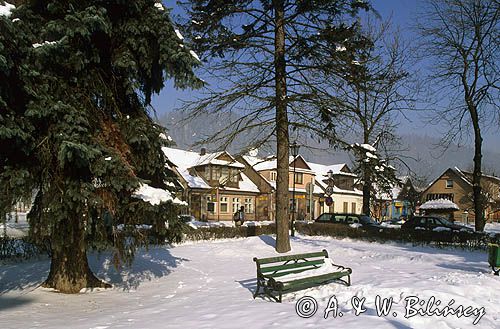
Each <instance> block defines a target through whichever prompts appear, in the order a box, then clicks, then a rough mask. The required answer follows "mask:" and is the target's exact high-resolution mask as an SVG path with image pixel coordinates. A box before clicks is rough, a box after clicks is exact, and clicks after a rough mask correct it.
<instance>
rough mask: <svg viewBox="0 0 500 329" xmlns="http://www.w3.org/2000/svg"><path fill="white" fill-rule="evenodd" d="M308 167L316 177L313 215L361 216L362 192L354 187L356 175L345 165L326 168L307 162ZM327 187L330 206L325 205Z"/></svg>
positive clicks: (325, 166)
mask: <svg viewBox="0 0 500 329" xmlns="http://www.w3.org/2000/svg"><path fill="white" fill-rule="evenodd" d="M309 165H310V166H311V168H312V169H313V171H314V173H315V175H316V176H315V184H316V187H317V188H316V189H315V196H317V197H318V199H317V203H316V206H315V210H316V212H315V214H317V216H319V215H321V214H322V213H325V212H335V213H353V214H361V212H362V209H363V192H362V191H360V190H359V189H358V188H357V187H356V184H355V181H356V180H357V176H356V174H354V173H352V171H351V169H350V168H349V167H348V166H347V165H346V164H345V163H341V164H335V165H330V166H327V165H322V164H318V163H312V162H309ZM330 176H331V177H330ZM330 179H331V180H330ZM329 185H330V186H331V189H332V194H331V195H330V197H331V198H332V203H331V204H330V205H328V204H326V197H327V193H326V191H327V187H328V186H329ZM318 190H319V192H318ZM317 216H316V217H317Z"/></svg>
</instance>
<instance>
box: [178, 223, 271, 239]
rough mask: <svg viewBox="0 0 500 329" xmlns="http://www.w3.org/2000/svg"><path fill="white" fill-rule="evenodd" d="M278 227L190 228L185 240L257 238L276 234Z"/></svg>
mask: <svg viewBox="0 0 500 329" xmlns="http://www.w3.org/2000/svg"><path fill="white" fill-rule="evenodd" d="M275 232H276V225H274V224H271V225H265V226H240V227H200V228H197V229H194V228H189V229H188V230H187V232H186V235H185V237H184V240H193V241H199V240H214V239H232V238H244V237H249V236H257V235H264V234H274V233H275Z"/></svg>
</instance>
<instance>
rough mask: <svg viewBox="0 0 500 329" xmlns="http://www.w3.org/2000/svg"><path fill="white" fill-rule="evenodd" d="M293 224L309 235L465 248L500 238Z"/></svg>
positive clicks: (336, 225)
mask: <svg viewBox="0 0 500 329" xmlns="http://www.w3.org/2000/svg"><path fill="white" fill-rule="evenodd" d="M295 227H296V230H297V232H300V233H301V234H304V235H310V236H315V235H316V236H317V235H320V236H331V237H338V238H353V239H363V240H368V241H377V242H385V241H399V242H407V243H408V242H410V243H413V244H414V245H435V246H438V247H446V246H455V247H461V248H464V249H486V248H487V246H488V243H498V242H499V241H500V234H496V235H490V234H487V233H476V232H473V233H471V232H451V231H441V232H434V231H423V230H422V231H419V230H417V231H404V230H401V229H393V228H383V229H381V230H379V231H377V230H374V231H369V230H364V229H362V228H352V227H350V226H348V225H343V224H329V223H311V224H305V223H296V225H295Z"/></svg>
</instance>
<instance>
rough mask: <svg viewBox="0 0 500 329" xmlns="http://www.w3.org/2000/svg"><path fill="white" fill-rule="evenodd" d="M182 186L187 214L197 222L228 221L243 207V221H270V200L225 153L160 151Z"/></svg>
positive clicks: (241, 166) (241, 165)
mask: <svg viewBox="0 0 500 329" xmlns="http://www.w3.org/2000/svg"><path fill="white" fill-rule="evenodd" d="M163 151H164V153H165V155H166V156H167V158H168V159H169V160H170V161H171V162H172V163H173V164H174V166H175V167H174V168H173V171H174V172H175V173H176V174H177V176H178V178H179V182H180V184H181V186H182V187H183V193H182V194H183V196H182V199H183V200H184V201H186V202H187V203H188V208H187V210H186V211H187V212H188V213H189V214H191V215H193V216H194V217H196V218H197V219H201V220H211V221H230V220H232V219H233V214H234V213H235V212H236V211H238V209H240V207H242V206H243V207H244V211H245V219H246V220H257V219H269V198H268V196H267V194H266V193H265V190H264V189H263V190H261V189H259V187H258V186H257V185H256V184H255V183H254V182H253V181H252V180H251V179H250V178H249V177H248V176H247V175H245V173H244V169H245V166H244V165H243V164H242V163H240V162H238V161H237V160H236V159H234V158H233V157H232V156H231V155H230V154H229V153H227V152H216V153H206V152H205V151H204V150H202V151H201V152H200V153H197V152H190V151H184V150H179V149H174V148H167V147H165V148H163Z"/></svg>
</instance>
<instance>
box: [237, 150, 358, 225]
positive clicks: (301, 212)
mask: <svg viewBox="0 0 500 329" xmlns="http://www.w3.org/2000/svg"><path fill="white" fill-rule="evenodd" d="M238 160H239V161H241V162H242V163H245V164H246V165H248V167H249V168H250V169H247V171H248V175H249V176H251V175H252V172H254V173H255V172H256V173H258V175H259V176H260V177H261V178H262V179H264V180H265V181H266V182H267V183H268V184H269V185H270V186H271V187H272V192H273V194H271V198H274V192H275V190H276V178H277V163H276V158H275V157H269V158H266V159H261V158H257V157H253V156H247V155H245V156H241V157H239V158H238ZM294 170H295V184H294ZM329 172H330V175H331V176H332V179H333V182H332V183H330V184H331V185H332V186H331V188H332V192H333V193H332V194H331V198H332V199H333V200H332V202H331V203H330V204H327V202H326V201H327V200H326V197H327V194H326V189H327V186H328V185H329V182H330V177H329ZM355 178H356V175H355V174H353V173H352V172H351V170H350V169H349V167H348V166H347V165H346V164H336V165H322V164H318V163H312V162H308V161H306V160H305V159H304V158H303V157H302V156H301V155H297V157H295V158H294V157H290V158H289V179H288V181H289V184H288V191H289V199H290V209H292V205H293V204H294V203H295V209H296V212H297V216H296V219H307V220H313V219H315V218H316V217H318V216H319V215H321V214H322V213H324V212H338V213H358V214H359V213H361V206H362V203H363V196H362V192H361V191H360V190H358V189H357V188H356V187H355V184H354V181H355ZM294 185H295V198H293V194H294ZM270 207H271V208H270V209H271V212H272V213H274V208H273V207H274V204H271V205H270Z"/></svg>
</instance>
